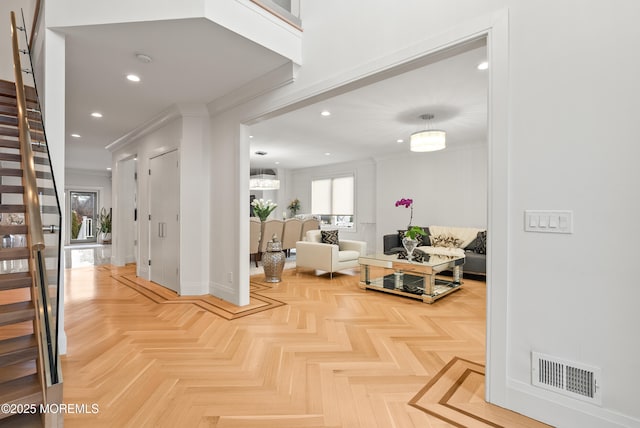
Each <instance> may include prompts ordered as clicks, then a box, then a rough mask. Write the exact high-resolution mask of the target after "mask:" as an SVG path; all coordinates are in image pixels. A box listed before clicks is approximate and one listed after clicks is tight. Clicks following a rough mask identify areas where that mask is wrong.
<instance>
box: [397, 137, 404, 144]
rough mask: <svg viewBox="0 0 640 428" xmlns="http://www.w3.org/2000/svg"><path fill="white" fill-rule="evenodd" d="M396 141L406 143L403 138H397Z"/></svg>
mask: <svg viewBox="0 0 640 428" xmlns="http://www.w3.org/2000/svg"><path fill="white" fill-rule="evenodd" d="M396 143H398V144H400V143H404V140H403V139H402V138H400V139H398V140H396Z"/></svg>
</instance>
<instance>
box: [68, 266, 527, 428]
mask: <svg viewBox="0 0 640 428" xmlns="http://www.w3.org/2000/svg"><path fill="white" fill-rule="evenodd" d="M134 272H135V270H134V267H133V266H127V267H125V268H114V267H107V268H105V267H102V268H93V267H86V268H77V269H71V270H67V272H66V291H65V293H66V297H65V301H66V305H65V311H66V315H65V316H66V323H65V324H66V328H65V329H66V333H67V338H68V353H67V355H66V356H64V357H63V358H62V362H63V374H64V402H65V403H88V404H90V403H97V404H98V406H99V413H97V414H69V415H67V416H66V417H65V425H66V426H67V427H86V426H92V427H97V426H102V427H147V426H148V427H164V426H166V427H218V428H227V427H241V428H250V427H278V428H279V427H363V428H374V427H380V428H387V427H398V428H402V427H434V428H436V427H437V428H441V427H449V426H452V425H451V424H450V423H448V422H445V421H444V420H442V419H440V418H438V417H437V416H434V415H433V414H430V413H427V412H425V411H424V410H421V409H420V408H418V407H419V406H418V407H413V406H411V405H409V402H410V400H412V398H414V397H416V394H421V391H423V389H424V387H425V385H427V383H428V382H429V381H430V380H431V379H433V378H434V377H435V376H436V375H437V374H438V372H439V371H440V370H441V369H443V367H445V365H447V363H448V362H449V361H451V360H452V359H453V358H454V357H459V358H463V359H465V360H469V361H473V362H475V363H479V364H484V355H485V283H484V282H480V281H471V280H468V279H467V280H465V285H464V287H463V288H462V289H461V290H459V291H458V292H456V293H453V294H451V295H449V296H447V297H445V298H444V299H442V300H440V301H438V302H436V303H435V304H433V305H427V304H424V303H421V302H420V301H417V300H411V299H406V298H402V297H398V296H392V295H386V294H382V293H378V292H375V291H366V292H365V291H363V290H360V289H359V288H358V287H357V281H358V277H357V275H356V274H355V272H352V273H351V274H337V275H335V276H334V278H333V280H329V279H328V277H327V276H316V275H315V274H314V272H312V271H300V272H296V270H290V271H289V270H287V271H285V273H284V275H283V281H282V282H281V283H279V284H271V285H270V286H266V284H259V281H260V277H253V281H254V284H252V292H253V294H252V304H251V306H260V305H261V304H260V301H259V299H260V298H261V296H262V297H263V298H264V299H263V300H268V301H275V302H281V303H283V304H281V305H271V306H270V307H269V308H265V310H263V311H258V312H253V313H250V314H248V315H246V316H241V317H236V318H235V319H234V318H233V317H226V318H225V317H223V316H222V315H221V314H216V312H215V311H213V310H208V309H207V308H206V307H205V306H203V305H201V304H198V303H197V302H196V301H195V300H194V299H192V298H189V299H187V298H181V297H177V296H173V297H172V295H171V294H168V295H166V296H165V298H164V300H163V299H153V298H150V297H149V296H147V295H145V294H144V293H143V292H142V291H141V290H137V289H136V288H135V287H132V286H131V284H127V282H128V281H129V282H136V281H138V282H139V281H140V280H139V279H135V277H134V275H133V273H134ZM147 285H148V284H147ZM151 287H153V286H151ZM180 299H182V300H180ZM254 300H255V301H254ZM219 302H220V303H221V304H222V305H223V306H224V305H225V303H224V302H221V301H219ZM229 318H231V319H229ZM474 394H475V395H474V396H475V399H474V401H475V402H478V401H481V399H478V394H479V395H482V388H477V387H476V391H475V392H474ZM414 404H415V403H414ZM525 426H526V425H525Z"/></svg>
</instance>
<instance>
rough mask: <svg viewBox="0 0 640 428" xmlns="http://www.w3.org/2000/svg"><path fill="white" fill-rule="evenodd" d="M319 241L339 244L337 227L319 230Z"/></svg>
mask: <svg viewBox="0 0 640 428" xmlns="http://www.w3.org/2000/svg"><path fill="white" fill-rule="evenodd" d="M320 235H321V241H320V242H322V243H323V244H332V245H339V241H338V229H336V230H322V231H320Z"/></svg>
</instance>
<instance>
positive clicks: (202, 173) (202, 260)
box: [113, 105, 248, 295]
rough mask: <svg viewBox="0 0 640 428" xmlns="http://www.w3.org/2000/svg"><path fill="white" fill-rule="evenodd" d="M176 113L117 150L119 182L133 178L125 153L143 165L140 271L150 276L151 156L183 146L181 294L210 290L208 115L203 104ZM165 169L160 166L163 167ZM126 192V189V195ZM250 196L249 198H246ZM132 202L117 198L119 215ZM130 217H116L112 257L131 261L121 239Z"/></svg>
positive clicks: (116, 182) (115, 162) (115, 166)
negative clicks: (118, 200) (121, 163)
mask: <svg viewBox="0 0 640 428" xmlns="http://www.w3.org/2000/svg"><path fill="white" fill-rule="evenodd" d="M172 111H173V113H171V116H170V117H172V119H167V123H166V124H165V125H163V126H162V127H160V128H158V129H154V130H153V131H151V130H149V132H148V133H145V132H143V133H142V136H140V137H138V138H136V139H134V140H131V141H129V142H127V143H126V144H123V145H122V146H121V147H120V148H118V149H115V151H114V152H113V170H114V171H115V174H114V184H113V185H114V188H120V183H121V182H122V181H128V178H127V177H125V176H124V174H128V168H118V164H119V163H120V162H121V161H123V160H126V159H130V158H132V157H134V156H135V157H136V158H137V159H138V160H137V162H136V165H137V170H138V181H137V186H138V189H137V208H138V233H139V237H138V256H137V259H138V260H139V263H138V265H137V269H138V275H140V276H142V277H144V278H147V279H149V266H148V261H149V252H150V251H149V214H150V213H149V175H148V171H149V163H150V162H149V161H150V159H151V158H153V157H156V156H159V155H161V154H164V153H167V152H169V151H172V150H176V149H178V150H179V151H180V154H179V157H180V161H179V162H180V218H181V222H180V294H181V295H200V294H205V293H207V292H208V291H209V264H208V260H209V241H208V240H207V239H206V237H207V236H209V221H210V214H209V199H210V192H209V183H210V178H209V171H208V168H207V167H208V166H209V159H210V154H209V145H208V144H205V138H207V137H208V136H209V118H208V114H207V110H206V108H205V107H204V105H180V106H176V107H175V108H174V109H172ZM159 173H161V172H159ZM123 197H126V195H123ZM247 199H248V198H247ZM128 209H130V207H129V206H128V205H127V204H122V205H120V204H118V203H116V213H115V218H117V219H123V218H124V217H125V216H126V213H124V214H123V210H128ZM129 226H130V222H127V221H119V222H114V229H113V235H114V239H116V245H114V247H113V250H114V255H113V260H114V261H116V262H118V263H124V262H126V260H127V258H128V256H127V254H126V251H127V248H128V247H127V246H125V245H120V244H119V242H118V241H117V240H119V239H120V238H119V237H120V236H123V235H125V234H126V233H127V230H128V228H129Z"/></svg>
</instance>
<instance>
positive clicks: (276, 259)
mask: <svg viewBox="0 0 640 428" xmlns="http://www.w3.org/2000/svg"><path fill="white" fill-rule="evenodd" d="M284 259H285V256H284V252H283V251H282V242H280V241H278V237H277V236H276V234H275V233H274V234H273V237H272V238H271V241H269V242H267V252H266V253H264V254H263V255H262V266H263V267H264V277H265V281H266V282H280V280H281V277H282V270H283V269H284Z"/></svg>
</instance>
